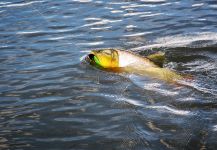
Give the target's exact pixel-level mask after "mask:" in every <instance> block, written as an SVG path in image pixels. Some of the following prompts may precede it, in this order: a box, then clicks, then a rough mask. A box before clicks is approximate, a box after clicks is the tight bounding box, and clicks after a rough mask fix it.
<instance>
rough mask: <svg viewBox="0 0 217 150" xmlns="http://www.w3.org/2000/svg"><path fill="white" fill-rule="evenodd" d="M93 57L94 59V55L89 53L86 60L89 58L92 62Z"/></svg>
mask: <svg viewBox="0 0 217 150" xmlns="http://www.w3.org/2000/svg"><path fill="white" fill-rule="evenodd" d="M94 57H95V55H94V54H92V53H90V54H89V55H88V58H89V59H90V60H92V61H94Z"/></svg>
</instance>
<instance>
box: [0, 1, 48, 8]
mask: <svg viewBox="0 0 217 150" xmlns="http://www.w3.org/2000/svg"><path fill="white" fill-rule="evenodd" d="M43 2H44V1H32V2H24V3H17V4H12V3H9V2H8V3H7V2H6V3H2V4H3V6H0V8H1V7H23V6H29V5H32V4H35V3H43Z"/></svg>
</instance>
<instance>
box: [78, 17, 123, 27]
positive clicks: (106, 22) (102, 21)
mask: <svg viewBox="0 0 217 150" xmlns="http://www.w3.org/2000/svg"><path fill="white" fill-rule="evenodd" d="M120 21H122V20H108V19H102V20H101V21H97V22H94V23H88V24H85V25H83V26H81V27H91V26H95V25H105V24H109V23H115V22H120Z"/></svg>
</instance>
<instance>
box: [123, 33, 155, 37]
mask: <svg viewBox="0 0 217 150" xmlns="http://www.w3.org/2000/svg"><path fill="white" fill-rule="evenodd" d="M151 33H152V32H141V33H134V34H127V35H123V36H125V37H133V36H142V35H146V34H151Z"/></svg>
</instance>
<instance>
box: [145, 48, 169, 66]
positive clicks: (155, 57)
mask: <svg viewBox="0 0 217 150" xmlns="http://www.w3.org/2000/svg"><path fill="white" fill-rule="evenodd" d="M147 58H148V59H149V60H151V61H153V62H154V63H155V64H156V65H158V66H159V67H163V63H164V60H165V53H164V52H157V53H154V54H151V55H148V56H147Z"/></svg>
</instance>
